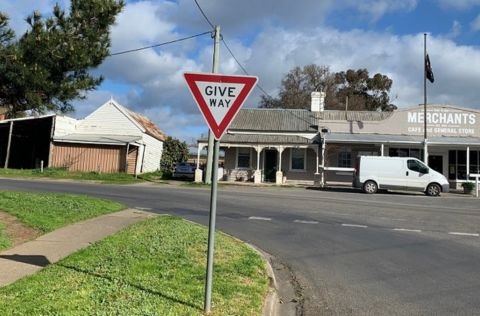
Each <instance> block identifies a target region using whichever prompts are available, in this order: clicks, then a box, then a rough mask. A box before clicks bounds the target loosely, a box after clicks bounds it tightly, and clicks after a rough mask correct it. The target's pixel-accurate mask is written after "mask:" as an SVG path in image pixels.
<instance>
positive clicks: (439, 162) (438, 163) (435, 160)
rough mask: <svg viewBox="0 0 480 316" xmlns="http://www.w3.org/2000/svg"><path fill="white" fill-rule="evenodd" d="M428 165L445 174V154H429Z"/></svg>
mask: <svg viewBox="0 0 480 316" xmlns="http://www.w3.org/2000/svg"><path fill="white" fill-rule="evenodd" d="M428 166H429V167H430V168H432V169H433V170H435V171H436V172H438V173H441V174H443V156H440V155H430V156H428Z"/></svg>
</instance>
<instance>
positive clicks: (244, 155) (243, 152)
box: [237, 147, 250, 168]
mask: <svg viewBox="0 0 480 316" xmlns="http://www.w3.org/2000/svg"><path fill="white" fill-rule="evenodd" d="M237 168H250V148H243V147H239V148H237Z"/></svg>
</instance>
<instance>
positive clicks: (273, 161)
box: [263, 149, 278, 182]
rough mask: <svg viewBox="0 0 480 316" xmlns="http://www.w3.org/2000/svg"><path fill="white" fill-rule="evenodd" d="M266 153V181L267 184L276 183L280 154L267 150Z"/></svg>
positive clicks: (264, 170)
mask: <svg viewBox="0 0 480 316" xmlns="http://www.w3.org/2000/svg"><path fill="white" fill-rule="evenodd" d="M264 153H265V159H264V161H265V163H264V168H263V172H264V178H263V179H264V181H265V182H275V177H276V173H277V159H278V152H277V151H276V150H271V149H267V150H265V151H264Z"/></svg>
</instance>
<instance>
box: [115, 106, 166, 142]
mask: <svg viewBox="0 0 480 316" xmlns="http://www.w3.org/2000/svg"><path fill="white" fill-rule="evenodd" d="M124 109H125V111H127V112H128V114H129V115H130V116H131V117H132V118H133V119H134V120H135V121H137V123H138V124H140V125H141V126H142V127H143V128H144V129H145V133H147V134H148V135H150V136H152V137H154V138H156V139H158V140H161V141H164V140H165V138H166V136H165V133H164V132H162V131H161V130H160V129H159V128H158V127H157V126H156V125H155V124H154V123H153V122H152V121H150V119H148V118H147V117H146V116H143V115H141V114H138V113H136V112H133V111H131V110H129V109H127V108H125V107H124Z"/></svg>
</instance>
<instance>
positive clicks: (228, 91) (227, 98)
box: [184, 73, 258, 140]
mask: <svg viewBox="0 0 480 316" xmlns="http://www.w3.org/2000/svg"><path fill="white" fill-rule="evenodd" d="M184 76H185V80H186V81H187V85H188V87H189V89H190V92H191V93H192V95H193V98H194V99H195V101H196V103H197V105H198V108H199V109H200V112H202V115H203V117H204V118H205V121H206V122H207V124H208V126H209V127H210V130H211V131H212V133H213V135H214V136H215V139H217V140H219V139H220V138H221V137H222V136H223V134H224V133H225V131H226V130H227V128H228V126H229V125H230V123H231V122H232V121H233V119H234V117H235V115H236V114H237V113H238V110H239V109H240V108H241V107H242V105H243V103H244V101H245V100H246V99H247V97H248V95H249V94H250V92H251V91H252V89H253V87H254V86H255V84H256V83H257V80H258V78H257V77H253V76H227V75H220V74H206V73H185V74H184Z"/></svg>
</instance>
